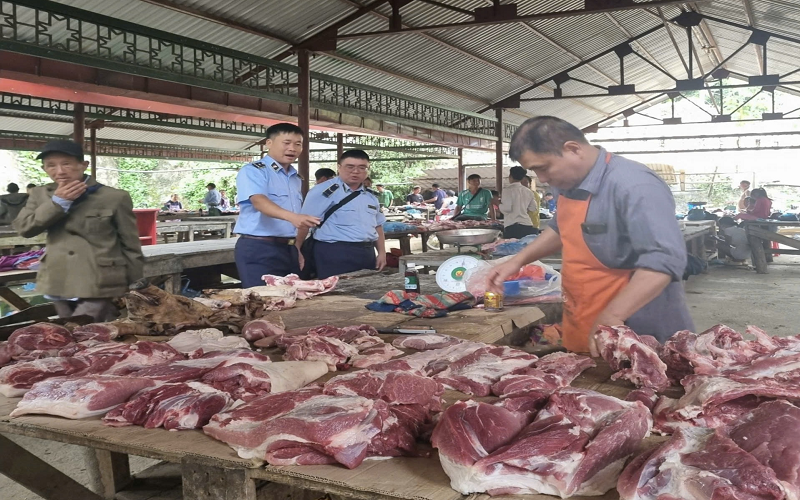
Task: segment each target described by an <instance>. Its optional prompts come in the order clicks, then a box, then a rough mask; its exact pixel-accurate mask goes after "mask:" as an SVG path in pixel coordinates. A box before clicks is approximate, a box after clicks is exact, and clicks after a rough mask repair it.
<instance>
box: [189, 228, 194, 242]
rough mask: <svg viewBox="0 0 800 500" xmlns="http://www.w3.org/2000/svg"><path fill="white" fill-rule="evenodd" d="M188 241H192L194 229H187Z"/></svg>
mask: <svg viewBox="0 0 800 500" xmlns="http://www.w3.org/2000/svg"><path fill="white" fill-rule="evenodd" d="M189 241H194V229H191V228H190V229H189Z"/></svg>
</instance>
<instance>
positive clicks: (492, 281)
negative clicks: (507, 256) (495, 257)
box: [486, 259, 522, 293]
mask: <svg viewBox="0 0 800 500" xmlns="http://www.w3.org/2000/svg"><path fill="white" fill-rule="evenodd" d="M521 267H522V266H520V265H519V263H518V262H517V260H516V259H511V260H509V261H508V262H504V263H502V264H500V265H499V266H494V267H493V268H492V269H491V270H490V271H489V275H488V276H487V277H486V290H487V291H490V292H495V293H503V282H504V281H505V280H506V279H507V278H508V277H509V276H513V275H515V274H517V273H518V272H519V270H520V268H521Z"/></svg>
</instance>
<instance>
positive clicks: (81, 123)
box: [72, 102, 86, 147]
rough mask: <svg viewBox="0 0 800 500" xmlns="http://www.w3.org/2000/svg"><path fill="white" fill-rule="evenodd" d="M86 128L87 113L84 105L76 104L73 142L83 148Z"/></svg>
mask: <svg viewBox="0 0 800 500" xmlns="http://www.w3.org/2000/svg"><path fill="white" fill-rule="evenodd" d="M84 127H86V111H85V110H84V106H83V103H80V102H77V103H75V107H74V108H73V123H72V140H73V141H75V142H77V143H78V144H80V146H81V147H83V139H84V131H83V129H84Z"/></svg>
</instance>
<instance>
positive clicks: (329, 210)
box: [317, 191, 361, 229]
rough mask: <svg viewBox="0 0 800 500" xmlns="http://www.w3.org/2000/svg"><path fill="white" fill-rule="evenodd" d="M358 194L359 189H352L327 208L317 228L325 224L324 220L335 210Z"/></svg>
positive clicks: (359, 192)
mask: <svg viewBox="0 0 800 500" xmlns="http://www.w3.org/2000/svg"><path fill="white" fill-rule="evenodd" d="M360 194H361V191H353V192H352V193H350V194H349V195H347V196H346V197H345V198H344V199H342V201H340V202H339V203H337V204H336V205H334V206H332V207H331V208H329V209H328V211H327V212H325V216H324V217H323V218H322V222H320V223H319V225H318V226H317V229H319V228H321V227H322V225H323V224H325V221H327V220H328V219H330V217H331V215H333V214H334V213H335V212H336V211H337V210H339V209H340V208H342V207H343V206H345V205H347V204H348V203H350V202H351V201H353V200H354V199H356V197H357V196H358V195H360Z"/></svg>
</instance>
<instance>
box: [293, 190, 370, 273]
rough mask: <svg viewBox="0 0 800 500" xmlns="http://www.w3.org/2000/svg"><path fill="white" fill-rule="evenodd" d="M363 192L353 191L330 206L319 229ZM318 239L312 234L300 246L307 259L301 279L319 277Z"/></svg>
mask: <svg viewBox="0 0 800 500" xmlns="http://www.w3.org/2000/svg"><path fill="white" fill-rule="evenodd" d="M360 194H361V191H353V192H352V193H350V194H349V195H347V196H346V197H345V198H343V199H342V201H340V202H339V203H337V204H336V205H334V206H332V207H331V208H329V209H328V210H327V211H326V212H325V215H324V216H323V217H322V221H321V222H320V223H319V225H318V226H317V229H319V228H321V227H322V225H323V224H325V222H326V221H327V220H328V219H330V217H331V215H333V214H334V213H335V212H336V211H337V210H339V209H340V208H342V207H343V206H345V205H347V204H348V203H350V202H351V201H353V200H354V199H356V197H357V196H358V195H360ZM315 243H316V240H315V239H314V235H313V234H312V235H311V236H309V237H308V238H306V240H305V241H304V242H303V244H302V245H301V246H300V253H301V254H302V255H303V260H305V265H303V269H301V270H300V279H302V280H310V279H314V278H316V277H317V263H316V262H314V245H315Z"/></svg>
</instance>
